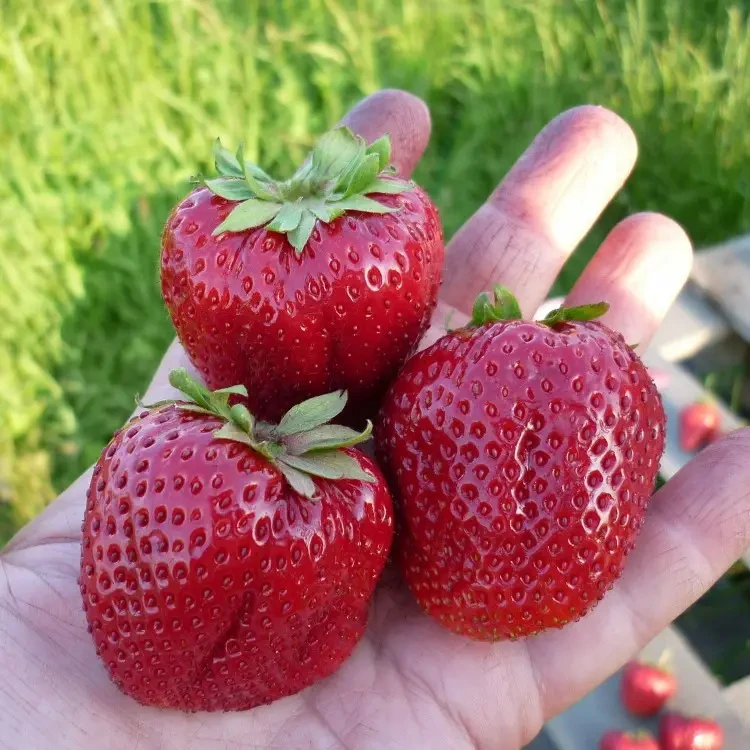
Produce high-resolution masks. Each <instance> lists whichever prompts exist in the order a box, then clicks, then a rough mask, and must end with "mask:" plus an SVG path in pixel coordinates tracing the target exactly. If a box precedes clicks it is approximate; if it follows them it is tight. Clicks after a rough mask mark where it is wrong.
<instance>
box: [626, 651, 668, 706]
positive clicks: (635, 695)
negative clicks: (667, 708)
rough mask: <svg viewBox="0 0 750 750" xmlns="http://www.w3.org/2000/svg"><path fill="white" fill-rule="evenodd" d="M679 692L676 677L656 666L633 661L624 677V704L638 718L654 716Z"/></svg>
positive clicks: (627, 667)
mask: <svg viewBox="0 0 750 750" xmlns="http://www.w3.org/2000/svg"><path fill="white" fill-rule="evenodd" d="M676 692H677V680H676V679H675V676H674V675H673V674H672V673H671V672H668V671H667V670H666V669H663V668H662V667H660V666H657V665H655V664H645V663H644V662H640V661H631V662H630V663H629V664H628V665H627V666H626V667H625V670H624V672H623V675H622V683H621V684H620V697H621V698H622V704H623V705H624V706H625V708H627V709H628V711H630V713H631V714H635V715H636V716H654V715H655V714H657V713H659V711H661V709H662V708H664V704H665V703H666V702H667V701H668V700H669V699H670V698H671V697H672V696H673V695H674V694H675V693H676Z"/></svg>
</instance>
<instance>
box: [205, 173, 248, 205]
mask: <svg viewBox="0 0 750 750" xmlns="http://www.w3.org/2000/svg"><path fill="white" fill-rule="evenodd" d="M204 184H205V186H206V187H207V188H208V189H209V190H210V191H211V192H212V193H214V194H215V195H218V196H219V197H220V198H226V199H227V200H228V201H245V200H247V199H248V198H253V197H254V195H253V191H252V190H250V186H249V185H248V184H247V182H245V180H241V179H238V178H235V177H218V178H217V179H215V180H205V181H204Z"/></svg>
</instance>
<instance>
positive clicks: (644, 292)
mask: <svg viewBox="0 0 750 750" xmlns="http://www.w3.org/2000/svg"><path fill="white" fill-rule="evenodd" d="M692 262H693V253H692V249H691V246H690V240H689V239H688V236H687V235H686V234H685V232H684V231H683V229H682V228H681V227H680V225H679V224H677V223H675V222H674V221H672V220H671V219H668V218H667V217H666V216H661V215H660V214H653V213H642V214H635V215H634V216H630V217H628V218H627V219H625V220H624V221H621V222H620V223H619V224H618V225H617V226H616V227H615V228H614V229H613V230H612V231H611V232H610V233H609V235H608V236H607V238H606V239H605V240H604V242H603V243H602V245H601V247H600V248H599V250H598V251H597V252H596V255H594V257H593V259H592V260H591V262H590V263H589V264H588V266H587V267H586V269H585V270H584V272H583V273H582V274H581V277H580V278H579V279H578V281H577V283H576V284H575V286H574V287H573V289H572V290H571V292H570V294H569V295H568V298H567V299H566V304H568V305H582V304H584V303H586V302H594V301H599V300H604V301H606V302H609V304H610V310H609V312H608V313H607V314H606V315H605V316H604V317H603V318H602V321H603V322H605V323H606V324H607V325H609V326H610V327H612V328H614V329H615V330H617V331H620V332H621V333H622V335H623V336H624V337H625V340H626V341H627V342H628V343H630V344H636V343H637V344H639V346H641V347H645V345H646V344H647V343H648V342H649V340H650V339H651V337H652V336H653V334H654V333H655V331H656V329H657V328H658V326H659V324H660V323H661V321H662V320H663V318H664V316H665V315H666V313H667V310H668V309H669V307H670V305H671V304H672V302H674V299H675V297H676V296H677V294H678V293H679V291H680V289H682V287H683V285H684V284H685V281H687V277H688V274H689V273H690V266H691V265H692Z"/></svg>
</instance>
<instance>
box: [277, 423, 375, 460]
mask: <svg viewBox="0 0 750 750" xmlns="http://www.w3.org/2000/svg"><path fill="white" fill-rule="evenodd" d="M371 434H372V422H371V421H370V420H369V419H368V420H367V426H366V427H365V429H364V430H362V432H357V431H356V430H353V429H352V428H351V427H344V426H343V425H338V424H324V425H321V426H320V427H315V428H314V429H312V430H307V432H299V433H297V434H294V435H290V436H289V437H288V438H287V440H285V445H286V447H287V449H288V450H289V452H290V453H292V454H294V455H295V456H301V455H302V454H303V453H310V452H313V451H321V450H330V449H333V448H346V447H348V446H350V445H356V444H357V443H362V442H364V441H365V440H367V439H368V438H369V437H370V435H371Z"/></svg>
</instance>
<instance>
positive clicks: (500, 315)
mask: <svg viewBox="0 0 750 750" xmlns="http://www.w3.org/2000/svg"><path fill="white" fill-rule="evenodd" d="M607 310H609V305H608V304H607V303H606V302H594V303H592V304H590V305H580V306H579V307H558V308H557V310H553V311H552V312H551V313H549V314H548V315H547V316H546V317H545V318H543V319H542V320H539V321H537V322H538V323H541V324H542V325H545V326H549V327H550V328H554V327H555V326H557V325H560V324H562V323H570V322H573V321H587V320H596V319H597V318H600V317H601V316H602V315H604V313H606V312H607ZM522 318H523V316H522V315H521V307H520V306H519V304H518V300H517V299H516V298H515V297H514V296H513V293H512V292H511V291H510V290H509V289H508V288H507V287H504V286H502V285H501V284H495V285H494V286H493V287H492V293H489V292H482V293H481V294H480V295H479V296H478V297H477V299H476V301H475V302H474V308H473V310H472V314H471V320H470V321H469V324H468V325H469V326H470V327H472V328H478V327H479V326H483V325H485V324H487V323H498V322H501V321H505V320H521V319H522Z"/></svg>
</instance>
